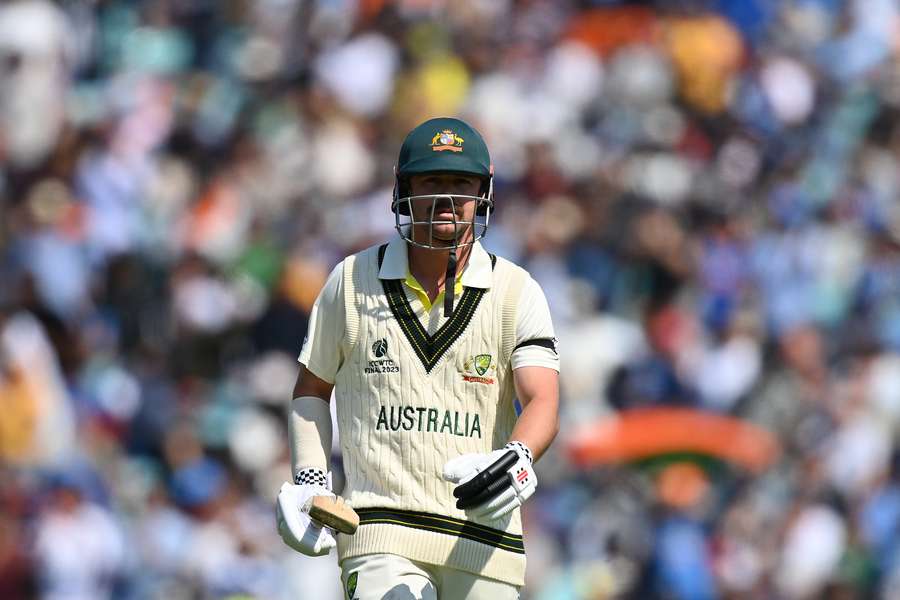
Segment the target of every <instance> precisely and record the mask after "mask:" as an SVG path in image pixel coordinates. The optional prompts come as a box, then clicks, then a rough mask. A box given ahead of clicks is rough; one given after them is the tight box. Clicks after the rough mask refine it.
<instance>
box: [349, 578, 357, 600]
mask: <svg viewBox="0 0 900 600" xmlns="http://www.w3.org/2000/svg"><path fill="white" fill-rule="evenodd" d="M358 582H359V571H354V572H352V573H350V575H348V576H347V600H354V596H356V584H357V583H358Z"/></svg>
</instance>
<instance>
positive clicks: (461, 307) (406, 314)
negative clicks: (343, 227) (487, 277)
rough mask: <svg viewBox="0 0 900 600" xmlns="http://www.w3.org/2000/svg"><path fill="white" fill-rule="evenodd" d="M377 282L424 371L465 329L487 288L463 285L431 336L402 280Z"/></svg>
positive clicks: (381, 250) (382, 249)
mask: <svg viewBox="0 0 900 600" xmlns="http://www.w3.org/2000/svg"><path fill="white" fill-rule="evenodd" d="M386 249H387V244H385V245H383V246H381V247H380V248H378V266H379V267H380V266H381V263H382V261H383V260H384V253H385V250H386ZM494 264H496V257H495V256H493V255H491V265H492V266H493V265H494ZM381 285H382V287H383V288H384V294H385V296H387V300H388V306H389V307H390V309H391V312H392V313H393V314H394V318H395V319H397V322H398V323H399V324H400V329H401V330H402V331H403V335H404V336H406V339H407V340H408V341H409V343H410V345H411V346H412V349H413V351H414V352H415V353H416V356H418V357H419V360H421V361H422V366H424V367H425V372H426V373H431V370H432V369H433V368H434V366H435V365H436V364H437V363H438V361H439V360H441V357H442V356H443V355H444V353H445V352H447V349H448V348H449V347H450V346H452V345H453V342H455V341H456V340H457V339H458V338H459V336H460V335H462V333H463V332H464V331H465V330H466V327H468V325H469V322H470V321H471V320H472V316H473V315H474V314H475V310H476V309H477V308H478V304H479V303H480V302H481V299H482V298H483V297H484V294H485V292H486V291H487V290H485V289H481V288H474V287H466V288H465V291H464V292H463V293H462V297H461V298H460V300H459V304H458V305H457V307H456V309H455V310H454V311H453V315H452V316H451V317H450V318H449V319H448V320H447V322H446V323H444V324H443V325H441V327H440V329H438V330H437V331H436V332H435V334H434V336H430V335H428V332H427V331H426V330H425V327H423V326H422V323H421V321H419V318H418V317H417V316H416V313H415V311H413V309H412V307H411V306H410V305H409V298H407V297H406V293H405V292H404V291H403V283H402V282H401V281H400V280H398V279H382V280H381Z"/></svg>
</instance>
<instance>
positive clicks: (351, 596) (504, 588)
mask: <svg viewBox="0 0 900 600" xmlns="http://www.w3.org/2000/svg"><path fill="white" fill-rule="evenodd" d="M354 574H355V575H354ZM341 583H342V585H343V588H344V597H345V598H346V599H347V600H518V599H519V588H518V587H517V586H514V585H512V584H509V583H505V582H503V581H497V580H496V579H488V578H486V577H479V576H478V575H473V574H472V573H467V572H466V571H460V570H458V569H451V568H449V567H439V566H435V565H427V564H425V563H420V562H416V561H413V560H409V559H408V558H403V557H402V556H397V555H395V554H365V555H363V556H356V557H354V558H348V559H345V560H344V561H343V562H342V563H341Z"/></svg>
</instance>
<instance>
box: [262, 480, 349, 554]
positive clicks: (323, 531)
mask: <svg viewBox="0 0 900 600" xmlns="http://www.w3.org/2000/svg"><path fill="white" fill-rule="evenodd" d="M313 496H330V497H332V498H333V497H334V493H332V491H331V490H329V489H328V488H326V487H323V486H321V485H309V484H301V485H297V484H293V483H288V482H285V483H284V485H282V486H281V490H279V491H278V501H277V502H276V503H275V515H276V518H277V520H278V534H279V535H280V536H281V539H282V541H283V542H284V543H285V544H287V545H288V546H290V547H291V548H293V549H294V550H296V551H297V552H302V553H303V554H306V555H307V556H323V555H325V554H328V553H329V552H330V551H331V549H332V548H334V547H335V546H336V545H337V541H335V539H334V530H332V529H331V528H330V527H325V526H324V525H322V524H320V523H317V522H315V521H313V520H312V519H311V518H310V516H309V514H308V513H307V512H306V511H305V510H304V506H308V504H307V501H308V500H309V499H310V498H312V497H313Z"/></svg>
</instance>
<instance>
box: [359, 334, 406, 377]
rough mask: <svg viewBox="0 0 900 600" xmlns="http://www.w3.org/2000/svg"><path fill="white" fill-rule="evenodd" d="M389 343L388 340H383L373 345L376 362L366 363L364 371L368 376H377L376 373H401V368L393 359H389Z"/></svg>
mask: <svg viewBox="0 0 900 600" xmlns="http://www.w3.org/2000/svg"><path fill="white" fill-rule="evenodd" d="M387 353H388V342H387V338H381V339H380V340H377V341H376V342H375V343H374V344H372V356H374V357H375V359H374V360H370V361H368V362H367V363H366V367H365V369H364V371H365V373H366V375H375V374H376V373H399V372H400V367H399V366H398V365H397V363H395V362H394V361H393V360H392V359H390V358H388V357H387Z"/></svg>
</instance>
